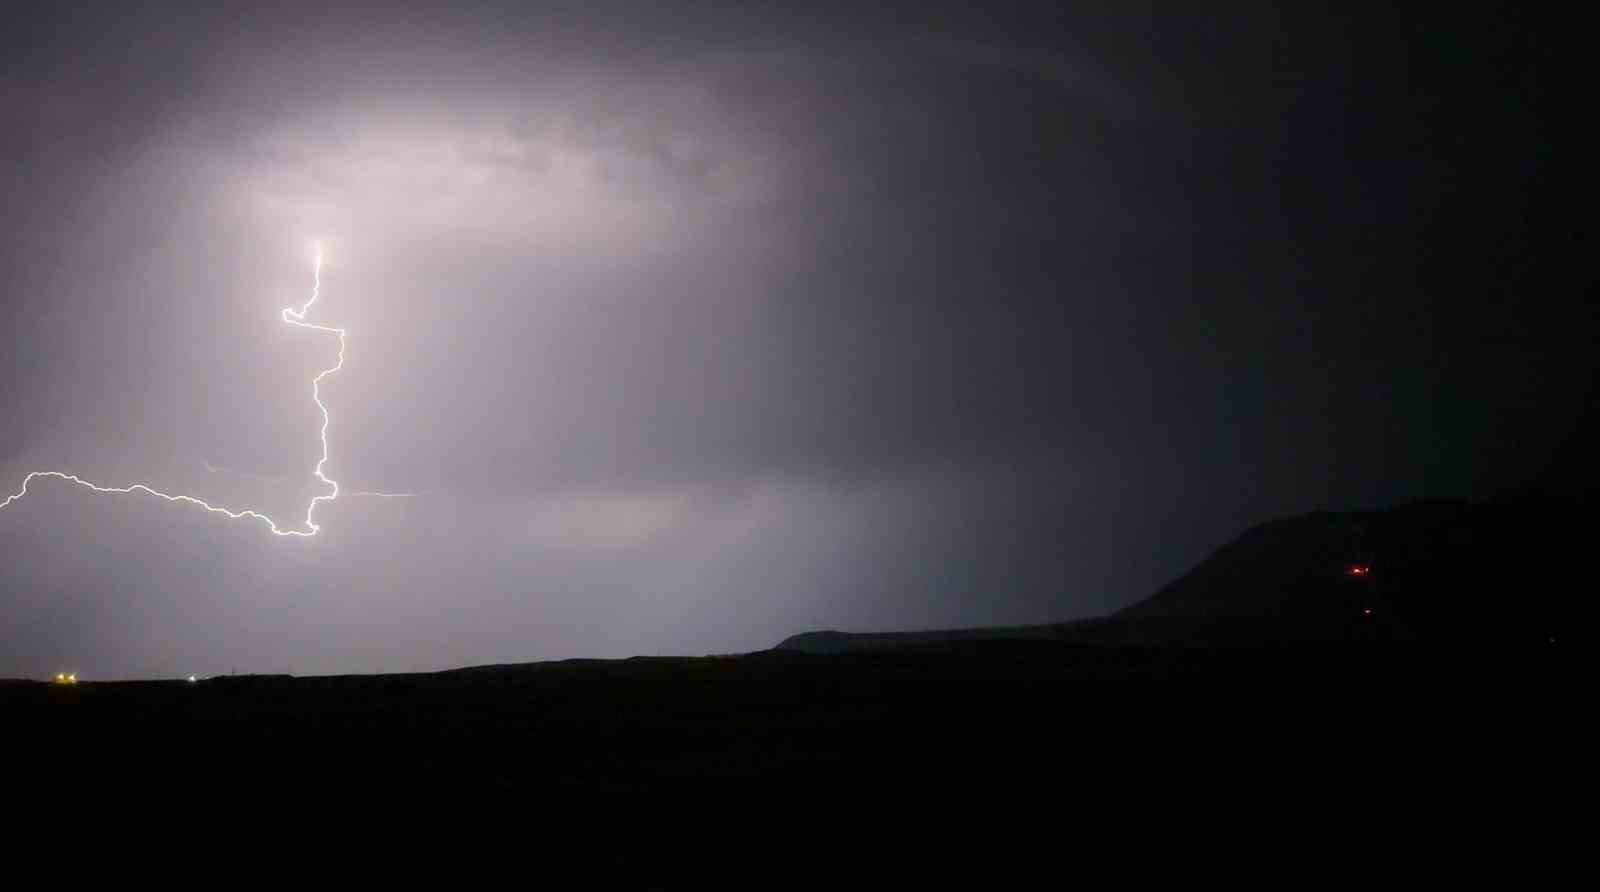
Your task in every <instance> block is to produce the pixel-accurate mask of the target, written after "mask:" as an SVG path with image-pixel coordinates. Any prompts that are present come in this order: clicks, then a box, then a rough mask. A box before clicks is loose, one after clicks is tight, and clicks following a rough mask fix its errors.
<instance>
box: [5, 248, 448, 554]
mask: <svg viewBox="0 0 1600 892" xmlns="http://www.w3.org/2000/svg"><path fill="white" fill-rule="evenodd" d="M321 295H322V246H321V245H318V246H317V247H316V266H315V268H314V270H313V273H312V285H311V297H310V299H308V300H307V301H306V302H305V303H303V304H301V305H300V307H299V308H298V309H296V308H295V307H284V308H283V313H282V317H283V321H284V322H287V323H289V324H290V325H295V326H299V327H300V328H307V329H310V330H312V331H320V332H326V333H328V334H332V335H338V337H339V361H338V362H336V363H335V364H334V365H333V366H332V367H330V368H326V369H323V370H322V371H321V372H319V373H317V376H316V377H315V378H312V379H311V398H312V400H314V401H315V402H316V404H317V409H318V410H319V411H320V412H321V413H322V427H321V429H320V430H319V432H318V436H319V437H320V438H321V440H322V455H321V457H319V458H318V459H317V465H316V467H315V468H314V469H312V472H311V473H312V476H314V477H316V478H317V481H318V482H319V483H322V484H323V485H325V486H326V487H327V488H328V491H327V492H326V493H324V494H322V495H319V496H313V497H312V499H311V502H310V504H308V505H306V517H305V521H304V527H305V528H304V529H283V528H282V527H279V526H278V522H277V521H275V520H273V519H272V518H270V517H268V516H267V515H265V514H262V513H261V512H259V511H252V510H245V511H229V510H228V509H227V508H219V507H217V506H215V505H212V504H210V503H208V502H206V501H205V500H204V499H197V498H195V497H194V496H175V495H171V494H169V493H164V492H161V491H160V490H157V489H154V488H153V487H150V486H148V485H146V484H143V483H135V484H133V485H131V486H99V485H96V484H94V483H90V482H89V481H87V480H85V479H83V478H82V477H79V476H78V475H76V474H68V473H66V472H64V471H34V472H33V473H31V474H29V475H28V476H26V477H24V478H23V479H22V488H21V489H19V490H17V491H16V492H15V493H13V494H11V495H9V496H7V497H6V499H5V501H3V502H0V510H3V509H5V508H6V507H8V506H9V505H10V504H11V503H12V502H15V501H16V500H18V499H20V498H22V497H23V496H25V495H27V494H28V484H30V483H32V482H33V481H34V480H37V479H40V478H54V479H57V480H65V481H67V482H69V483H76V484H78V485H79V486H82V487H85V488H87V489H92V490H94V491H95V492H102V493H134V492H140V493H145V494H146V495H152V496H155V497H156V498H158V499H165V500H167V501H169V502H185V503H187V504H190V505H197V506H199V507H201V508H204V509H205V510H207V511H209V512H211V513H212V514H221V515H224V516H226V517H228V518H230V519H232V520H242V519H244V518H247V517H248V518H250V519H252V520H259V521H261V522H262V523H265V524H266V525H267V529H268V530H269V531H271V533H272V534H273V535H274V536H303V537H308V538H309V537H311V536H315V535H316V534H317V531H319V530H321V529H322V527H321V526H320V525H318V524H317V521H316V513H317V505H319V504H321V503H322V502H331V501H333V500H334V499H336V498H338V497H339V483H338V481H336V480H333V479H332V478H330V477H328V476H327V475H326V474H324V473H323V472H322V469H323V467H324V466H325V465H327V463H328V421H329V419H328V407H327V406H326V405H324V404H323V402H322V379H323V378H326V377H328V376H329V375H331V374H333V373H335V372H337V371H339V370H340V369H343V368H344V350H345V339H346V336H347V333H346V332H345V330H344V329H342V328H334V327H333V326H330V325H318V324H316V323H314V322H307V321H306V314H307V313H309V312H310V311H311V307H312V305H314V304H315V303H316V302H317V298H318V297H320V296H321ZM207 468H208V469H210V464H209V463H208V464H207ZM349 495H363V496H379V497H382V498H413V497H415V496H417V495H418V493H389V492H372V491H370V490H362V491H359V492H353V493H349Z"/></svg>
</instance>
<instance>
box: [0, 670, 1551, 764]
mask: <svg viewBox="0 0 1600 892" xmlns="http://www.w3.org/2000/svg"><path fill="white" fill-rule="evenodd" d="M1559 654H1560V650H1559V649H1558V648H1557V647H1555V646H1553V645H1551V646H1547V647H1546V648H1544V649H1542V650H1541V649H1537V648H1527V649H1522V650H1519V651H1510V650H1508V651H1502V652H1499V653H1498V654H1497V659H1496V660H1494V661H1493V662H1485V661H1484V660H1482V659H1480V657H1481V656H1482V653H1481V652H1478V653H1473V652H1467V651H1461V650H1454V649H1444V648H1435V647H1427V646H1423V645H1418V644H1362V645H1303V646H1297V647H1286V648H1267V649H1245V648H1233V649H1223V650H1195V649H1162V650H1155V649H1133V648H1104V647H1094V646H1079V645H1072V644H1063V643H1059V642H1048V641H979V642H957V643H952V644H939V645H926V646H909V647H904V648H895V649H891V650H886V651H880V652H872V653H856V654H838V655H829V656H817V655H810V654H804V653H794V652H783V651H769V652H764V653H756V654H750V655H746V656H738V657H707V658H681V659H669V658H636V659H631V660H617V661H593V660H578V661H564V662H558V663H535V664H528V665H521V666H497V667H483V668H476V669H465V670H457V671H451V672H441V673H434V674H419V675H372V676H339V677H313V678H291V677H273V676H256V677H252V676H239V677H224V678H216V679H211V680H206V681H200V682H197V683H189V682H181V681H180V682H120V683H119V682H108V683H80V684H78V685H74V686H65V685H53V684H47V683H32V682H27V683H7V684H5V685H3V686H0V715H3V716H4V717H5V724H6V725H7V726H8V727H10V728H12V729H26V734H25V735H15V734H13V740H14V742H15V741H17V740H21V739H25V740H26V742H27V746H28V748H29V749H31V750H33V752H34V754H35V756H36V757H37V760H38V763H39V764H40V765H41V766H58V769H55V770H51V769H46V770H45V771H44V772H43V773H42V774H40V775H35V777H34V779H35V780H41V779H42V780H43V782H45V783H47V784H57V783H63V782H70V783H71V784H73V785H77V784H83V783H91V784H94V785H97V786H104V787H107V788H117V787H123V786H133V787H139V788H156V789H166V788H174V789H177V788H202V789H204V788H208V787H211V786H213V785H221V786H223V787H226V788H228V789H238V790H245V789H265V790H285V789H322V790H363V791H372V792H387V793H391V794H396V795H414V794H420V793H430V794H431V793H439V792H447V791H466V792H470V791H474V790H493V789H512V788H524V789H526V788H552V789H554V788H568V789H573V790H690V789H705V788H707V787H715V786H725V787H739V786H745V785H753V786H754V787H755V788H757V789H775V788H787V789H792V790H798V791H815V790H819V789H822V788H833V789H854V790H862V789H870V790H884V789H888V788H899V787H926V786H928V785H934V786H935V787H938V788H940V789H954V788H956V787H959V786H963V785H972V786H975V787H985V788H992V787H993V786H994V785H996V784H999V785H1022V786H1023V787H1024V788H1036V789H1042V788H1045V787H1052V788H1054V787H1063V788H1076V789H1080V790H1090V789H1099V788H1104V787H1106V786H1107V785H1108V784H1109V785H1111V786H1115V785H1116V784H1117V783H1119V781H1118V780H1117V778H1118V777H1119V776H1120V777H1125V778H1126V780H1124V781H1120V782H1124V783H1132V782H1140V781H1147V780H1149V779H1150V778H1151V777H1154V776H1165V775H1166V774H1168V773H1179V774H1189V775H1193V772H1196V771H1199V772H1200V774H1199V775H1195V776H1196V777H1198V778H1203V777H1205V776H1207V775H1208V774H1209V773H1211V772H1213V771H1217V770H1229V769H1228V768H1227V766H1233V769H1234V770H1237V769H1239V768H1240V767H1241V766H1245V765H1249V766H1252V769H1262V768H1265V767H1266V766H1268V765H1270V764H1279V763H1283V764H1288V765H1293V764H1297V763H1302V762H1303V763H1306V764H1309V765H1313V766H1320V767H1319V768H1318V769H1317V770H1318V771H1319V772H1321V774H1322V775H1323V776H1324V777H1327V776H1329V775H1330V773H1334V774H1337V773H1343V772H1356V773H1358V774H1359V773H1360V772H1361V771H1367V770H1375V769H1384V768H1386V769H1394V768H1395V767H1396V766H1400V765H1406V764H1415V765H1417V767H1418V768H1421V769H1426V768H1428V767H1429V766H1433V767H1437V766H1438V765H1439V764H1441V760H1447V759H1448V758H1449V757H1450V754H1451V752H1452V751H1454V752H1461V751H1462V750H1463V748H1476V747H1478V746H1481V745H1483V744H1484V743H1485V742H1486V741H1487V740H1489V739H1490V738H1499V737H1500V736H1501V735H1502V732H1506V731H1508V730H1511V729H1515V731H1516V736H1518V737H1520V738H1521V739H1522V740H1523V741H1524V742H1529V741H1532V740H1534V739H1537V738H1542V736H1543V735H1544V734H1546V733H1550V728H1549V727H1548V726H1549V724H1550V721H1549V718H1550V716H1549V715H1546V713H1547V711H1548V710H1550V709H1552V708H1554V707H1552V706H1551V704H1556V703H1559V701H1560V697H1559V694H1558V691H1559V689H1560V688H1559V686H1558V685H1557V684H1556V681H1557V679H1558V678H1560V677H1561V676H1562V675H1563V673H1562V671H1561V667H1559V666H1557V661H1558V657H1559ZM1157 680H1161V681H1164V682H1166V683H1165V684H1156V683H1154V682H1156V681H1157ZM1551 715H1553V714H1551ZM1452 738H1453V739H1452ZM1284 760H1287V762H1284ZM68 766H70V768H68ZM1302 767H1304V766H1302Z"/></svg>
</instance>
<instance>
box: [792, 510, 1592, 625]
mask: <svg viewBox="0 0 1600 892" xmlns="http://www.w3.org/2000/svg"><path fill="white" fill-rule="evenodd" d="M1582 529H1583V526H1582V517H1581V511H1580V509H1579V508H1578V507H1577V506H1576V505H1574V504H1571V503H1564V502H1560V501H1555V500H1547V499H1541V500H1520V501H1515V502H1503V503H1473V502H1465V501H1425V502H1414V503H1411V504H1407V505H1403V506H1400V507H1397V508H1391V509H1386V510H1382V511H1360V512H1343V513H1340V512H1330V511H1317V512H1313V513H1310V514H1303V515H1299V516H1295V517H1289V518H1283V519H1279V520H1273V521H1268V522H1266V523H1262V524H1259V525H1257V526H1255V527H1252V528H1251V529H1249V530H1246V531H1245V532H1244V533H1243V534H1242V535H1240V536H1239V537H1238V538H1237V539H1235V540H1233V541H1232V542H1229V543H1228V544H1227V545H1224V546H1223V547H1221V548H1219V549H1218V550H1217V551H1216V552H1214V553H1213V554H1211V555H1210V556H1209V557H1207V558H1206V559H1205V560H1204V561H1202V562H1201V563H1200V564H1199V565H1198V566H1196V567H1194V568H1193V569H1192V570H1190V571H1189V572H1188V573H1185V574H1184V575H1183V576H1181V577H1179V578H1178V579H1176V580H1174V581H1172V582H1171V583H1169V584H1167V585H1166V586H1163V587H1162V588H1161V589H1160V590H1158V591H1157V592H1155V593H1154V594H1153V595H1151V596H1150V597H1148V598H1145V599H1144V600H1142V601H1139V602H1138V603H1136V604H1133V605H1131V606H1129V607H1126V608H1123V609H1122V610H1119V611H1117V612H1115V613H1113V614H1111V615H1110V616H1107V617H1103V618H1098V619H1089V620H1079V621H1076V622H1066V623H1052V624H1046V625H1034V626H1011V627H989V628H973V629H942V630H934V631H919V632H876V633H846V632H837V631H823V632H806V633H803V634H800V635H794V636H792V637H790V638H787V639H785V640H784V641H782V642H781V643H779V644H778V646H777V647H778V649H782V650H796V651H803V652H806V653H813V654H838V653H848V652H856V651H870V650H881V649H884V648H893V647H903V646H907V645H928V644H941V643H950V642H955V641H972V640H996V639H1004V640H1054V641H1063V642H1075V643H1081V644H1098V645H1111V644H1123V645H1153V646H1164V647H1172V646H1177V647H1215V646H1262V645H1280V644H1290V643H1295V642H1355V641H1397V642H1399V641H1429V642H1435V643H1450V642H1455V643H1468V642H1472V641H1478V640H1481V641H1485V642H1487V641H1513V640H1516V641H1522V642H1539V641H1545V640H1547V639H1548V638H1550V637H1551V636H1553V635H1555V634H1556V630H1557V629H1558V628H1559V626H1560V625H1561V617H1560V616H1559V613H1560V605H1561V604H1562V602H1563V600H1564V599H1565V598H1567V597H1568V596H1569V592H1570V588H1569V587H1570V585H1571V583H1570V582H1569V580H1570V579H1574V578H1578V577H1577V576H1576V575H1575V571H1576V569H1577V567H1576V564H1577V556H1578V554H1580V551H1579V547H1580V543H1579V541H1578V536H1579V534H1580V531H1581V530H1582Z"/></svg>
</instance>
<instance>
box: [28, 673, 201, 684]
mask: <svg viewBox="0 0 1600 892" xmlns="http://www.w3.org/2000/svg"><path fill="white" fill-rule="evenodd" d="M184 680H185V681H187V682H188V683H189V684H194V683H195V682H197V681H199V680H200V676H198V675H191V676H189V677H188V678H186V679H184ZM77 683H78V673H76V672H57V673H56V684H77Z"/></svg>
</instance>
